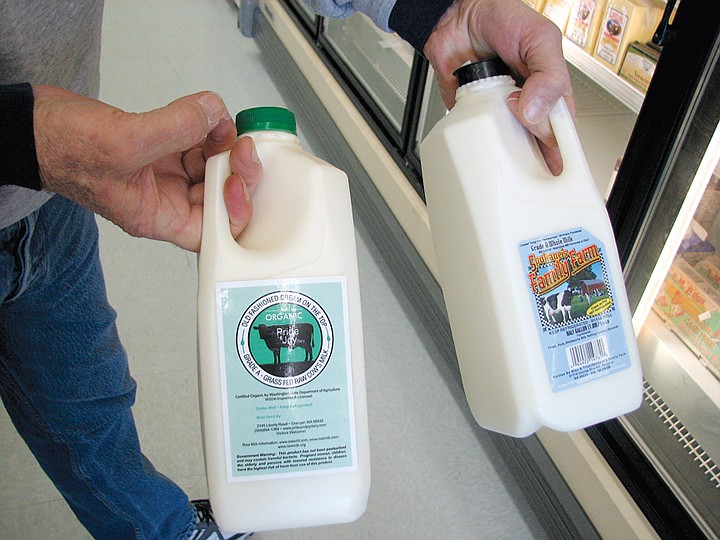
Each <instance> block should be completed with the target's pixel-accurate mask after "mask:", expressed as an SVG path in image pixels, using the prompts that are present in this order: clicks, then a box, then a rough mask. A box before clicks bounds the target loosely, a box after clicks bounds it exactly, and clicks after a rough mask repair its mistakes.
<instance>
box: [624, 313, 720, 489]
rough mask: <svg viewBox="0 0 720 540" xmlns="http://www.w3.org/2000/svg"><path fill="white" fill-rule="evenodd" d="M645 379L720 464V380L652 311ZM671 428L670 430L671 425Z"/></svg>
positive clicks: (645, 334)
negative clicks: (719, 422)
mask: <svg viewBox="0 0 720 540" xmlns="http://www.w3.org/2000/svg"><path fill="white" fill-rule="evenodd" d="M638 346H639V347H640V356H641V358H642V359H643V372H644V374H645V378H646V379H648V380H650V381H652V386H653V388H654V390H655V391H656V392H657V394H659V395H661V396H662V399H663V401H664V402H665V403H666V404H667V405H668V406H669V408H670V409H671V410H672V412H673V415H674V416H675V417H677V418H680V419H682V423H683V425H684V426H685V428H687V430H688V432H689V433H692V434H693V437H694V438H695V439H696V440H697V441H698V442H699V443H700V444H701V445H702V447H703V448H704V450H705V452H707V454H709V455H710V456H711V457H712V458H713V460H715V461H716V463H720V426H719V425H718V422H717V416H716V415H717V410H718V408H720V381H718V379H716V378H715V377H713V376H712V375H711V374H710V373H709V371H708V369H707V368H706V367H705V366H704V365H703V364H702V362H701V360H700V359H699V358H698V357H697V356H696V355H694V354H693V353H692V352H691V351H690V349H689V348H688V347H687V346H686V345H685V344H684V343H683V342H682V340H681V339H680V338H679V337H678V336H677V334H675V332H673V331H672V330H671V329H670V328H668V327H667V326H666V325H665V324H663V322H662V320H661V319H660V317H658V316H657V315H656V314H655V313H651V314H650V315H649V316H648V318H647V322H646V323H645V326H644V327H643V329H642V331H641V332H640V335H639V336H638ZM666 423H667V424H668V429H670V424H669V423H668V422H666ZM719 486H720V484H719Z"/></svg>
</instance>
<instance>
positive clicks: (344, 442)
mask: <svg viewBox="0 0 720 540" xmlns="http://www.w3.org/2000/svg"><path fill="white" fill-rule="evenodd" d="M237 125H238V133H239V134H243V133H247V134H248V135H249V136H251V137H252V138H253V139H254V141H255V144H256V147H257V152H258V155H259V157H260V160H261V162H262V164H263V179H262V182H261V183H260V185H259V187H258V189H257V191H256V193H255V194H254V196H253V206H254V213H253V216H252V218H251V220H250V223H249V224H248V226H247V228H246V229H245V230H244V231H243V232H242V234H241V235H240V237H239V238H238V239H237V240H235V239H233V237H232V235H231V233H230V227H229V222H228V214H227V209H226V207H225V204H224V199H223V184H224V182H225V179H226V178H227V177H228V176H229V174H230V167H229V160H228V155H229V153H228V152H226V153H224V154H220V155H217V156H214V157H212V158H210V159H209V160H208V161H207V166H206V173H205V202H204V221H203V233H202V247H201V250H200V255H199V262H198V279H199V287H198V349H199V354H198V357H199V370H200V396H201V408H202V426H203V442H204V449H205V465H206V471H207V481H208V489H209V494H210V501H211V503H212V507H213V512H214V515H215V518H216V520H217V522H218V525H219V526H220V528H221V529H222V530H224V531H228V532H230V531H232V532H238V531H245V532H249V531H261V530H269V529H285V528H292V527H307V526H314V525H323V524H331V523H340V522H348V521H353V520H355V519H356V518H358V517H359V516H360V515H361V514H362V513H363V512H364V511H365V508H366V505H367V498H368V492H369V487H370V452H369V440H368V424H367V406H366V397H365V373H364V358H363V338H362V321H361V312H360V290H359V285H358V268H357V256H356V251H355V236H354V227H353V221H352V210H351V205H350V193H349V188H348V180H347V176H346V175H345V174H344V173H343V172H341V171H339V170H338V169H336V168H335V167H333V166H331V165H329V164H327V163H325V162H324V161H321V160H320V159H318V158H316V157H313V156H312V155H310V154H309V153H307V152H306V151H305V150H303V148H302V147H301V145H300V143H299V140H298V137H297V136H296V126H295V117H294V115H293V114H292V113H291V112H290V111H287V110H286V109H280V108H273V107H269V108H268V107H263V108H258V109H249V110H247V111H242V112H241V113H240V114H238V117H237Z"/></svg>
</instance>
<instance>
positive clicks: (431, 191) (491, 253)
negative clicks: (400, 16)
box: [420, 60, 642, 437]
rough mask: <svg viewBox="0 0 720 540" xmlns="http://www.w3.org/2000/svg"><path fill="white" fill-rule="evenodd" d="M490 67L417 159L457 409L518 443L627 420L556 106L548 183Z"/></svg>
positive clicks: (613, 334)
mask: <svg viewBox="0 0 720 540" xmlns="http://www.w3.org/2000/svg"><path fill="white" fill-rule="evenodd" d="M508 73H509V70H508V69H507V67H506V66H504V65H502V64H501V63H500V62H499V61H496V60H494V61H488V62H479V63H475V64H470V65H467V66H463V67H462V68H460V69H459V70H458V71H457V72H456V77H457V78H458V83H459V85H460V87H459V89H458V91H457V96H456V97H457V103H456V105H455V107H454V108H453V109H452V110H451V111H450V112H449V113H448V114H447V115H446V116H445V117H444V118H443V119H442V120H440V121H439V122H438V123H437V124H436V126H435V127H434V128H433V129H432V131H431V132H430V134H429V135H428V136H427V138H426V139H425V140H424V141H423V143H422V145H421V148H420V155H421V160H422V170H423V180H424V186H425V195H426V200H427V210H428V214H429V219H430V228H431V230H432V238H433V244H434V247H435V252H436V255H437V260H438V266H439V281H440V285H441V287H442V290H443V294H444V297H445V303H446V307H447V312H448V316H449V320H450V325H451V328H452V334H453V339H454V342H455V348H456V352H457V356H458V360H459V364H460V370H461V374H462V380H463V387H464V389H465V393H466V397H467V401H468V403H469V405H470V409H471V410H472V413H473V415H474V417H475V419H476V420H477V422H478V423H479V424H480V425H481V426H483V427H485V428H487V429H490V430H493V431H497V432H500V433H504V434H507V435H511V436H514V437H524V436H527V435H530V434H532V433H533V432H535V431H536V430H537V429H538V428H540V427H541V426H547V427H550V428H553V429H555V430H559V431H571V430H576V429H580V428H583V427H586V426H589V425H591V424H595V423H598V422H601V421H604V420H607V419H610V418H613V417H616V416H618V415H621V414H624V413H627V412H629V411H632V410H633V409H635V408H637V407H638V406H639V405H640V401H641V395H642V394H641V392H642V375H641V370H640V362H639V358H638V350H637V343H636V341H635V334H634V332H633V327H632V322H631V315H630V310H629V307H628V301H627V296H626V292H625V288H624V284H623V276H622V271H621V268H620V263H619V259H618V255H617V249H616V245H615V241H614V236H613V232H612V229H611V225H610V222H609V219H608V216H607V213H606V210H605V207H604V205H603V201H602V199H601V197H600V195H599V194H598V193H597V190H596V188H595V184H594V182H593V179H592V176H591V174H590V171H589V169H588V166H587V163H586V161H585V158H584V154H583V151H582V148H581V146H580V142H579V140H578V137H577V133H576V132H575V128H574V124H573V120H572V117H571V115H570V114H569V112H568V110H567V107H566V106H565V103H564V101H562V100H561V102H560V103H558V104H557V105H556V106H555V107H554V109H553V110H552V112H551V115H550V120H551V125H552V127H553V130H554V132H555V135H556V137H557V140H558V144H559V148H560V151H561V154H562V157H563V162H564V170H563V172H562V174H561V175H560V176H553V175H552V174H551V173H550V172H549V170H548V168H547V166H546V165H545V162H544V160H543V158H542V155H541V153H540V150H539V148H538V147H537V144H536V143H535V140H534V138H533V137H532V136H531V135H530V134H529V132H527V131H526V130H525V129H524V128H523V127H522V126H521V125H520V124H519V122H517V121H516V120H515V117H514V116H513V115H512V113H511V112H510V110H509V108H508V106H507V103H506V98H507V96H508V95H509V94H510V93H512V92H513V91H516V90H518V88H517V87H516V86H515V85H514V83H513V80H512V79H511V77H509V76H508V75H507V74H508Z"/></svg>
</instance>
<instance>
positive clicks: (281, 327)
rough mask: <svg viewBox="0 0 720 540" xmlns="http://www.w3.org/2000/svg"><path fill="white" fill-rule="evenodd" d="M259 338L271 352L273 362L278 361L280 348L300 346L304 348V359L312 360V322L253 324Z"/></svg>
mask: <svg viewBox="0 0 720 540" xmlns="http://www.w3.org/2000/svg"><path fill="white" fill-rule="evenodd" d="M253 330H257V331H258V333H259V334H260V338H261V339H262V340H263V341H264V342H265V345H267V348H268V349H270V350H271V351H272V353H273V363H275V364H279V363H280V349H282V348H285V349H294V348H296V347H300V348H301V349H304V350H305V361H306V362H310V361H312V352H313V347H314V346H315V340H314V331H315V329H314V328H313V325H312V324H309V323H298V324H278V325H266V324H260V325H258V326H253Z"/></svg>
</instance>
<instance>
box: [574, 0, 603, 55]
mask: <svg viewBox="0 0 720 540" xmlns="http://www.w3.org/2000/svg"><path fill="white" fill-rule="evenodd" d="M605 2H606V0H575V1H574V2H573V5H572V8H571V9H570V18H569V19H568V23H567V28H566V29H565V36H566V37H567V38H568V39H569V40H570V41H572V42H573V43H576V44H577V45H579V46H580V47H582V48H583V49H585V50H586V51H587V52H588V54H592V53H593V50H594V48H595V44H596V43H597V37H598V34H599V33H600V23H602V18H603V14H604V12H605Z"/></svg>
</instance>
